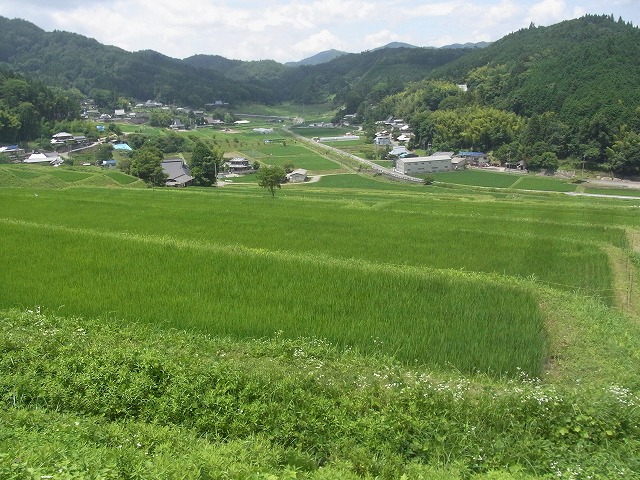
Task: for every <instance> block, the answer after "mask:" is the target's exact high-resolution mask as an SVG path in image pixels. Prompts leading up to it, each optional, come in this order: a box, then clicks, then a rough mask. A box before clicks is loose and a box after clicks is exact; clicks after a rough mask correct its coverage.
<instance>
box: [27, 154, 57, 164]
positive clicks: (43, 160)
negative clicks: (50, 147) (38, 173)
mask: <svg viewBox="0 0 640 480" xmlns="http://www.w3.org/2000/svg"><path fill="white" fill-rule="evenodd" d="M23 162H24V163H34V164H41V165H42V164H49V165H53V166H58V165H61V164H62V162H63V160H62V157H61V156H60V155H59V154H58V153H57V152H37V151H36V152H33V153H32V154H31V155H29V157H27V158H25V159H24V160H23Z"/></svg>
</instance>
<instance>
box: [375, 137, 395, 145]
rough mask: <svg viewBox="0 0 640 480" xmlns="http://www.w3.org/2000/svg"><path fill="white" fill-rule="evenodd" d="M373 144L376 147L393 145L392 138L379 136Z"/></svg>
mask: <svg viewBox="0 0 640 480" xmlns="http://www.w3.org/2000/svg"><path fill="white" fill-rule="evenodd" d="M373 143H374V144H375V145H378V146H381V145H391V136H390V135H378V136H377V137H376V138H374V139H373Z"/></svg>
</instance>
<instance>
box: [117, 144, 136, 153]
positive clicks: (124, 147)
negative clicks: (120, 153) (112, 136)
mask: <svg viewBox="0 0 640 480" xmlns="http://www.w3.org/2000/svg"><path fill="white" fill-rule="evenodd" d="M113 149H114V150H124V151H125V152H130V151H132V150H133V148H131V147H130V146H129V145H128V144H126V143H116V144H115V145H114V146H113Z"/></svg>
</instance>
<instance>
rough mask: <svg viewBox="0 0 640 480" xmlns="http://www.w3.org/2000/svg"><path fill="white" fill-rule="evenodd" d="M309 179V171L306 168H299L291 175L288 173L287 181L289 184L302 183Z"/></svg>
mask: <svg viewBox="0 0 640 480" xmlns="http://www.w3.org/2000/svg"><path fill="white" fill-rule="evenodd" d="M306 179H307V171H306V170H305V169H304V168H298V169H297V170H294V171H293V172H291V173H287V181H288V182H289V183H302V182H304V181H305V180H306Z"/></svg>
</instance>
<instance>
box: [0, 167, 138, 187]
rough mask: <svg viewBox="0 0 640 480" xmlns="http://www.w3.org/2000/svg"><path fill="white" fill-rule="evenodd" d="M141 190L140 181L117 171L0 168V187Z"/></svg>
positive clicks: (93, 168) (85, 168)
mask: <svg viewBox="0 0 640 480" xmlns="http://www.w3.org/2000/svg"><path fill="white" fill-rule="evenodd" d="M134 184H136V185H135V186H141V185H142V181H141V180H139V179H138V178H136V177H132V176H131V175H126V174H124V173H122V172H119V171H117V170H110V169H100V168H97V167H66V166H62V167H57V168H54V167H50V166H46V167H45V166H39V165H11V166H4V165H0V186H2V187H31V188H65V187H69V186H78V185H81V186H100V187H119V186H125V185H126V186H134Z"/></svg>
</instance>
